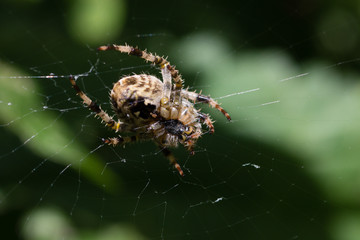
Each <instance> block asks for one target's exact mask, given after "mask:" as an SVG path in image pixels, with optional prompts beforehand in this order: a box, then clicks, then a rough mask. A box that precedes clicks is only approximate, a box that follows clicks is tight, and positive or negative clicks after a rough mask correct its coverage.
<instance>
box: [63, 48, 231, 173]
mask: <svg viewBox="0 0 360 240" xmlns="http://www.w3.org/2000/svg"><path fill="white" fill-rule="evenodd" d="M111 49H113V50H116V51H119V52H122V53H127V54H129V55H133V56H138V57H141V58H143V59H145V60H146V61H148V62H151V63H153V64H155V65H157V66H159V67H160V69H161V74H162V78H163V79H162V80H163V81H160V80H159V79H158V78H156V77H154V76H152V75H146V74H141V75H131V76H125V77H123V78H121V79H120V80H119V81H118V82H116V83H115V84H114V87H113V89H112V90H111V93H110V98H111V103H112V107H113V110H114V112H115V113H116V114H117V117H118V119H119V120H118V121H117V122H116V121H115V120H114V119H113V118H112V117H110V116H109V115H108V114H107V113H106V112H105V111H103V110H102V109H101V107H100V106H99V105H97V104H96V103H95V102H94V101H92V100H91V99H90V98H89V97H88V96H87V95H86V94H85V93H84V92H83V91H81V90H80V88H79V87H78V85H77V84H76V82H75V79H74V78H73V77H71V78H70V81H71V84H72V85H73V87H74V89H75V90H76V92H77V94H78V95H79V96H80V97H81V98H82V99H83V100H84V103H85V104H86V105H87V106H88V107H89V108H90V109H91V110H92V111H93V112H95V113H96V115H97V116H99V117H100V118H101V119H102V120H103V121H104V122H105V123H106V125H107V126H108V127H110V128H112V129H113V130H115V131H116V132H127V133H133V136H130V137H129V136H128V137H121V136H118V137H114V138H108V139H103V141H104V143H107V144H111V145H113V146H116V145H119V144H125V143H128V142H133V141H137V140H151V139H152V140H154V141H155V142H156V143H157V144H158V145H159V147H160V148H161V150H162V152H163V153H164V155H165V156H166V157H167V158H169V160H170V163H171V164H173V165H174V166H175V168H176V169H177V170H178V171H179V174H180V175H184V173H183V171H182V170H181V167H180V165H179V164H178V163H177V162H176V160H175V157H174V156H173V155H172V154H171V152H170V151H169V149H168V148H169V147H176V146H177V145H178V144H179V143H180V144H182V145H184V146H186V147H187V148H188V150H189V151H190V152H191V153H192V154H193V153H194V151H193V147H194V144H195V142H196V141H197V139H198V138H199V137H200V136H201V135H202V134H203V131H202V127H201V124H205V125H207V127H208V128H209V130H210V133H213V132H214V126H213V122H212V121H211V119H210V117H209V115H207V114H205V113H202V112H200V111H198V110H197V109H195V108H194V104H193V103H195V102H203V103H208V104H209V105H210V106H211V107H214V108H216V109H218V110H219V111H221V112H222V113H223V114H224V115H225V117H226V118H227V119H228V120H231V119H230V116H229V114H228V113H227V112H226V111H225V110H224V109H223V108H221V107H220V106H219V104H218V103H217V102H216V101H215V100H213V99H212V98H210V97H208V96H205V95H201V94H198V93H195V92H190V91H187V90H185V89H183V80H182V79H181V76H180V74H179V72H178V71H177V70H176V69H175V67H174V66H172V65H170V63H169V62H168V61H167V60H166V59H164V58H163V57H159V56H157V55H153V54H151V53H148V52H146V51H141V50H139V49H138V48H133V47H131V46H128V45H124V46H122V45H107V46H101V47H99V48H98V50H100V51H106V50H111ZM172 81H174V84H172ZM190 101H192V102H193V103H192V102H190Z"/></svg>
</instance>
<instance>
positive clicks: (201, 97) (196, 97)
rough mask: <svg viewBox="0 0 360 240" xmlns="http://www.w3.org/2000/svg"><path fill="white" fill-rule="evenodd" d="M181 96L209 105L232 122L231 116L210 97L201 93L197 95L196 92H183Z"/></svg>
mask: <svg viewBox="0 0 360 240" xmlns="http://www.w3.org/2000/svg"><path fill="white" fill-rule="evenodd" d="M181 94H182V96H183V97H184V98H187V99H190V100H191V101H193V102H196V101H198V102H201V103H207V104H209V105H210V106H211V107H212V108H216V109H217V110H219V111H220V112H221V113H222V114H224V116H225V117H226V118H227V119H228V120H229V121H230V120H231V117H230V115H229V114H228V113H227V112H226V111H225V109H223V108H222V107H221V106H220V105H219V104H218V103H217V102H216V101H215V100H214V99H212V98H211V97H209V96H205V95H202V94H199V93H195V92H190V91H187V90H182V91H181Z"/></svg>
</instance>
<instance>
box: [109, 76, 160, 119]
mask: <svg viewBox="0 0 360 240" xmlns="http://www.w3.org/2000/svg"><path fill="white" fill-rule="evenodd" d="M162 89H163V84H162V82H161V81H160V80H159V79H158V78H156V77H154V76H151V75H145V74H141V75H131V76H127V77H123V78H122V79H120V80H119V81H118V82H116V83H115V84H114V87H113V89H112V90H111V93H110V97H111V102H112V105H113V108H114V111H115V112H116V113H117V115H118V116H119V118H120V119H122V120H123V121H124V122H128V121H131V119H138V120H139V121H146V120H148V119H150V118H151V114H152V113H155V111H156V109H158V108H159V105H160V99H161V97H162Z"/></svg>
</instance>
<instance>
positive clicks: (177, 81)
mask: <svg viewBox="0 0 360 240" xmlns="http://www.w3.org/2000/svg"><path fill="white" fill-rule="evenodd" d="M98 50H99V51H107V50H116V51H119V52H122V53H127V54H128V55H132V56H137V57H140V58H142V59H144V60H145V61H147V62H151V63H153V64H155V65H157V66H159V67H160V69H162V74H163V78H164V71H163V69H164V68H167V69H168V71H169V72H170V75H171V78H172V79H173V81H174V89H173V90H174V92H175V95H174V99H173V102H174V103H175V105H181V89H182V88H183V80H182V78H181V75H180V74H179V71H178V70H176V69H175V67H174V66H171V65H170V62H169V61H168V60H166V59H165V58H163V57H160V56H158V55H154V54H152V53H148V52H147V51H145V50H140V49H138V48H134V47H131V46H129V45H115V44H109V45H106V46H100V47H99V48H98ZM165 78H166V79H164V85H166V84H168V83H169V81H168V79H167V77H165ZM166 88H167V89H170V91H171V79H170V88H169V87H168V86H167V87H166ZM167 91H168V90H167ZM166 94H169V93H168V92H166Z"/></svg>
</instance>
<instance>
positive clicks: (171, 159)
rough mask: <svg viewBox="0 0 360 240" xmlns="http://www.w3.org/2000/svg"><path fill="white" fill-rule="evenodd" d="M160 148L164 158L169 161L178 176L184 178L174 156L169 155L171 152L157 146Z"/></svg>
mask: <svg viewBox="0 0 360 240" xmlns="http://www.w3.org/2000/svg"><path fill="white" fill-rule="evenodd" d="M159 147H160V148H161V152H162V153H163V154H164V156H165V157H166V158H167V159H169V161H170V164H172V165H173V166H174V167H175V168H176V170H177V171H178V172H179V174H180V176H184V172H183V170H182V169H181V167H180V165H179V164H178V163H177V162H176V159H175V157H174V155H173V154H172V153H171V151H170V150H169V149H168V148H166V147H162V146H159Z"/></svg>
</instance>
